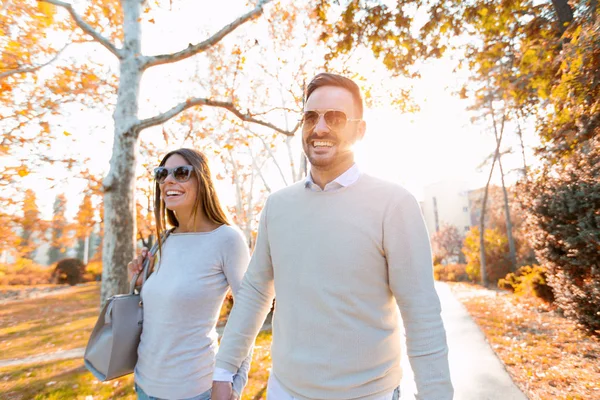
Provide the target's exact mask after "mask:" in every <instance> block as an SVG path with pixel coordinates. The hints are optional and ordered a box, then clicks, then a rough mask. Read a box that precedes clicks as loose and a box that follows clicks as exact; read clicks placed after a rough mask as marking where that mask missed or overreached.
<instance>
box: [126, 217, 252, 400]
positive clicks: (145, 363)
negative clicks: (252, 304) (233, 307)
mask: <svg viewBox="0 0 600 400" xmlns="http://www.w3.org/2000/svg"><path fill="white" fill-rule="evenodd" d="M249 258H250V257H249V251H248V246H247V245H246V243H245V240H244V238H243V236H242V234H241V232H240V231H239V230H237V229H236V228H233V227H231V226H228V225H222V226H220V227H219V228H217V229H215V230H213V231H211V232H194V233H172V234H170V235H169V237H168V239H167V240H166V241H165V243H164V244H163V246H162V254H161V258H160V264H159V266H158V268H157V270H156V271H155V272H154V273H153V274H152V275H150V277H149V278H148V280H147V281H146V283H145V284H144V286H143V287H142V292H141V297H142V301H143V304H144V322H143V328H142V336H141V341H140V345H139V347H138V362H137V365H136V367H135V381H136V383H137V384H138V385H140V386H141V388H142V389H143V390H144V392H146V393H147V394H148V395H150V396H154V397H159V398H165V399H182V398H190V397H194V396H197V395H199V394H201V393H204V392H206V391H207V390H208V389H210V388H211V386H212V374H213V370H214V365H215V355H216V353H217V349H218V341H217V340H218V335H217V331H216V324H217V321H218V318H219V312H220V309H221V305H222V303H223V300H224V298H225V295H226V293H227V290H228V289H229V287H231V289H232V292H233V295H234V299H235V296H236V294H237V293H238V289H239V287H240V284H241V280H242V277H243V276H244V273H245V271H246V268H247V266H248V260H249ZM247 355H248V352H247V353H246V356H247ZM244 358H246V357H244ZM248 362H249V360H245V363H240V365H239V367H241V371H239V370H238V369H237V368H236V370H235V373H236V374H237V375H238V376H240V377H242V378H243V380H244V382H241V384H242V385H245V383H246V382H245V380H247V373H248V369H249V365H248ZM238 384H239V382H238ZM237 390H238V391H240V390H241V387H239V385H238V387H237Z"/></svg>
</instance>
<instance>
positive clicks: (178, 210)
mask: <svg viewBox="0 0 600 400" xmlns="http://www.w3.org/2000/svg"><path fill="white" fill-rule="evenodd" d="M183 165H190V163H188V162H187V160H186V159H185V158H183V157H182V156H180V155H179V154H173V155H172V156H170V157H169V158H168V159H167V161H166V162H165V165H164V167H166V168H168V169H169V171H172V169H173V168H176V167H179V166H183ZM159 188H160V195H161V197H162V199H163V200H164V202H165V206H166V207H167V209H169V210H171V211H174V212H175V214H176V215H177V218H178V219H180V218H182V217H183V218H186V217H189V216H191V213H192V210H193V209H194V204H195V202H196V193H197V192H198V181H197V179H196V177H195V176H194V174H193V173H192V175H191V177H190V179H188V180H187V181H186V182H179V181H177V180H176V179H175V178H174V177H173V174H172V173H169V175H168V176H167V178H166V179H165V181H164V182H163V183H161V184H159ZM180 222H183V221H181V220H180Z"/></svg>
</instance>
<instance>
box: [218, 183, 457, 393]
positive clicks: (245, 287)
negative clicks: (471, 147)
mask: <svg viewBox="0 0 600 400" xmlns="http://www.w3.org/2000/svg"><path fill="white" fill-rule="evenodd" d="M275 293H277V304H276V312H275V316H274V318H273V344H272V360H273V369H272V371H271V373H273V374H274V375H275V377H276V378H277V379H278V381H279V382H280V383H281V385H282V386H283V387H284V389H285V390H286V391H287V392H288V393H289V394H291V395H293V396H294V397H297V398H299V399H311V400H317V399H343V400H349V399H371V398H373V397H376V396H377V395H380V394H383V393H386V392H390V391H392V390H393V389H394V388H395V387H396V386H398V385H399V383H400V379H401V375H402V372H401V369H400V356H401V354H400V339H401V338H400V327H399V318H398V308H397V307H396V304H397V305H398V306H399V308H400V312H401V313H402V319H403V321H404V324H405V329H406V333H407V348H408V356H409V359H410V362H411V366H412V368H413V370H414V373H415V379H416V383H417V390H418V392H419V393H418V397H417V398H418V399H428V400H429V399H432V400H433V399H435V400H444V399H451V398H452V396H453V389H452V384H451V382H450V374H449V368H448V349H447V345H446V335H445V331H444V327H443V324H442V320H441V317H440V303H439V299H438V296H437V294H436V292H435V289H434V285H433V274H432V266H431V251H430V247H429V240H428V236H427V231H426V228H425V225H424V223H423V219H422V216H421V212H420V209H419V206H418V204H417V202H416V200H415V199H414V197H413V196H412V195H411V194H410V193H409V192H407V191H406V190H405V189H403V188H402V187H400V186H398V185H395V184H392V183H389V182H385V181H382V180H379V179H376V178H373V177H371V176H368V175H364V174H363V175H362V176H361V177H360V178H359V180H358V181H357V182H356V183H355V184H354V185H351V186H349V187H346V188H343V189H340V190H338V191H335V192H313V191H310V190H309V189H307V188H305V187H304V182H300V183H297V184H295V185H292V186H290V187H288V188H285V189H283V190H280V191H279V192H277V193H274V194H273V195H271V196H270V197H269V199H268V200H267V204H266V205H265V208H264V210H263V212H262V215H261V222H260V226H259V235H258V239H257V244H256V248H255V250H254V254H253V256H252V260H251V262H250V266H249V267H248V271H247V273H246V275H245V277H244V280H243V281H242V286H241V288H240V291H239V292H238V296H237V298H236V302H235V306H234V308H233V311H232V313H231V316H230V318H229V321H228V323H227V327H226V329H225V333H224V337H223V340H222V342H221V345H220V350H219V352H218V354H217V362H216V366H217V367H220V368H225V369H227V370H229V371H231V372H235V371H237V369H238V367H239V366H240V364H241V363H242V361H243V359H244V357H245V356H246V355H247V354H248V349H249V348H250V347H251V346H252V344H253V342H254V339H255V337H256V335H257V333H258V331H259V329H260V326H261V324H262V323H263V321H264V318H265V316H266V315H267V313H268V312H269V309H270V306H271V302H272V299H273V297H274V296H275Z"/></svg>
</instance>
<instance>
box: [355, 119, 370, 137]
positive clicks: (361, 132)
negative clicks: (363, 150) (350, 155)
mask: <svg viewBox="0 0 600 400" xmlns="http://www.w3.org/2000/svg"><path fill="white" fill-rule="evenodd" d="M366 131H367V123H366V122H365V121H359V122H358V126H357V127H356V140H357V141H358V140H362V139H363V137H365V132H366Z"/></svg>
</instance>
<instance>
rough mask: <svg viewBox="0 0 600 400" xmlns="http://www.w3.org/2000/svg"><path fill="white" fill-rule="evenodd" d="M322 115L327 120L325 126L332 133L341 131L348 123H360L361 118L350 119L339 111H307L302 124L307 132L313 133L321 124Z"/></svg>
mask: <svg viewBox="0 0 600 400" xmlns="http://www.w3.org/2000/svg"><path fill="white" fill-rule="evenodd" d="M321 115H323V116H324V118H325V124H327V127H328V128H329V129H330V130H332V131H341V130H342V129H344V128H345V127H346V124H347V123H348V122H358V121H361V118H348V116H347V115H346V113H345V112H343V111H339V110H325V111H305V112H304V116H303V117H302V124H303V128H302V129H304V130H305V131H311V130H313V129H314V127H315V126H317V124H318V123H319V118H321Z"/></svg>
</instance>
